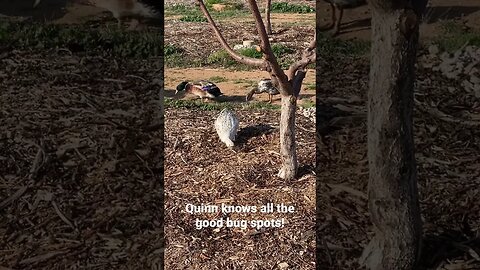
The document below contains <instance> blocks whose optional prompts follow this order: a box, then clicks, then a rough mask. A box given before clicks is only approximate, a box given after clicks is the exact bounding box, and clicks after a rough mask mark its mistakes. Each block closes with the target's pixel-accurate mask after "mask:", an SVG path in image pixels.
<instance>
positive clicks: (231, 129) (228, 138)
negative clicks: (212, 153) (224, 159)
mask: <svg viewBox="0 0 480 270" xmlns="http://www.w3.org/2000/svg"><path fill="white" fill-rule="evenodd" d="M238 124H239V121H238V118H237V116H236V115H235V113H234V112H233V111H231V110H229V109H223V110H222V111H221V112H220V114H219V115H218V117H217V120H215V129H216V130H217V134H218V137H220V140H221V141H222V142H223V143H225V144H226V145H227V147H229V148H232V147H233V146H234V143H233V142H234V141H235V137H236V136H237V130H238Z"/></svg>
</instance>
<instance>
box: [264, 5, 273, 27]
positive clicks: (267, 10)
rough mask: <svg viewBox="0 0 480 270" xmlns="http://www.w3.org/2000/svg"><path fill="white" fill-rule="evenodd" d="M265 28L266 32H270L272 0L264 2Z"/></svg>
mask: <svg viewBox="0 0 480 270" xmlns="http://www.w3.org/2000/svg"><path fill="white" fill-rule="evenodd" d="M265 5H266V6H265V28H266V30H267V34H269V35H271V34H272V23H271V21H270V9H271V7H272V0H267V1H266V4H265Z"/></svg>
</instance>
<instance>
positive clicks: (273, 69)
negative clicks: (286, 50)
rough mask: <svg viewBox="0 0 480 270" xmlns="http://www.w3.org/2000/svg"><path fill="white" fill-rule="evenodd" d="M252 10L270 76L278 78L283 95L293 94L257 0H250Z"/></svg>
mask: <svg viewBox="0 0 480 270" xmlns="http://www.w3.org/2000/svg"><path fill="white" fill-rule="evenodd" d="M248 4H249V6H250V10H251V11H252V14H253V17H254V18H255V26H256V27H257V31H258V35H259V36H260V48H261V50H262V53H263V57H264V58H265V60H266V61H267V62H268V63H269V65H270V66H269V70H268V72H269V73H270V76H271V77H272V79H274V77H275V79H277V80H278V84H279V91H280V93H281V94H282V95H284V96H288V95H291V94H293V93H292V90H291V86H290V84H289V82H288V77H287V76H286V75H285V72H284V71H283V69H282V68H281V67H280V65H279V64H278V61H277V58H276V57H275V55H274V54H273V51H272V47H271V46H270V41H269V40H268V35H267V31H266V29H265V24H263V20H262V16H261V15H260V11H259V10H258V6H257V2H256V1H255V0H248Z"/></svg>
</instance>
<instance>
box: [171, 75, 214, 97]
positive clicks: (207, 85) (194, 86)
mask: <svg viewBox="0 0 480 270" xmlns="http://www.w3.org/2000/svg"><path fill="white" fill-rule="evenodd" d="M183 91H185V92H186V93H191V94H193V95H195V96H197V97H200V99H201V100H202V101H203V99H204V98H207V99H216V98H217V97H219V96H222V95H223V94H222V92H221V91H220V88H218V86H216V85H215V84H214V83H212V82H209V81H203V80H201V81H196V82H187V81H184V82H181V83H180V84H179V85H178V86H177V90H176V91H175V95H176V94H178V92H183Z"/></svg>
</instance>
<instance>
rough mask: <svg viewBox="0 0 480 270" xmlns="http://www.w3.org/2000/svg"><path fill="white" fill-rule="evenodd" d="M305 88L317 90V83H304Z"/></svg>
mask: <svg viewBox="0 0 480 270" xmlns="http://www.w3.org/2000/svg"><path fill="white" fill-rule="evenodd" d="M305 90H308V91H312V90H313V91H316V90H317V85H316V84H314V83H307V84H305Z"/></svg>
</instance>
